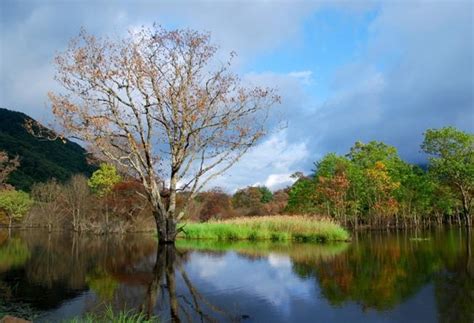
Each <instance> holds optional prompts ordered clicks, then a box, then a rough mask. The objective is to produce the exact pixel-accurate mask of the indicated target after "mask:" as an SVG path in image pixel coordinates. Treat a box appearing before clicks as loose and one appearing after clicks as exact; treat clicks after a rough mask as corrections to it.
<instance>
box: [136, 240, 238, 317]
mask: <svg viewBox="0 0 474 323" xmlns="http://www.w3.org/2000/svg"><path fill="white" fill-rule="evenodd" d="M187 254H188V252H186V251H184V250H181V251H179V250H177V249H176V248H175V247H174V246H173V245H166V244H165V245H160V246H158V249H157V255H156V261H155V266H154V267H153V279H152V281H151V283H150V284H149V286H148V290H147V300H146V305H145V306H144V308H145V309H146V313H147V314H148V315H149V316H152V315H153V314H154V308H155V306H156V305H157V304H160V305H162V304H169V306H168V307H169V314H170V318H171V320H172V321H173V322H181V321H182V317H184V318H185V321H187V322H192V321H195V318H196V317H198V318H199V320H200V321H201V322H217V321H219V318H220V317H226V318H227V319H231V320H232V319H233V318H234V320H235V315H234V316H233V315H232V314H230V313H227V312H226V311H225V310H223V309H221V308H219V307H218V306H216V305H213V304H212V303H211V302H210V301H209V300H208V299H206V297H204V296H203V295H202V294H201V293H200V292H199V291H198V290H197V288H196V287H195V286H194V285H193V283H192V282H191V280H190V279H189V277H188V275H187V273H186V271H185V269H184V266H183V264H184V263H185V262H186V257H187ZM177 274H179V275H180V277H181V278H182V280H183V282H184V284H183V285H184V286H185V288H184V289H182V291H181V292H179V293H178V292H177V289H176V275H177ZM204 307H206V310H205V309H204ZM215 314H217V316H214V315H215Z"/></svg>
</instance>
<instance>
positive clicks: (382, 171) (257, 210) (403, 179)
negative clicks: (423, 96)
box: [0, 127, 474, 233]
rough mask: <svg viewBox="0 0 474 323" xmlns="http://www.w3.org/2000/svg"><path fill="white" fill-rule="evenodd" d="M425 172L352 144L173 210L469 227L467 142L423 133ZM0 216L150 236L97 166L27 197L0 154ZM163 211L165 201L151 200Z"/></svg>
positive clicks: (123, 183) (122, 192)
mask: <svg viewBox="0 0 474 323" xmlns="http://www.w3.org/2000/svg"><path fill="white" fill-rule="evenodd" d="M421 147H422V149H423V151H424V152H426V153H427V154H429V155H430V157H429V164H428V167H427V169H423V168H422V167H420V166H417V165H412V164H409V163H407V162H405V161H403V160H402V159H401V158H400V157H399V155H398V153H397V150H396V149H395V148H394V147H392V146H389V145H387V144H385V143H382V142H376V141H372V142H369V143H362V142H356V143H355V144H354V146H353V147H352V148H351V149H350V151H349V152H348V153H347V154H346V155H337V154H334V153H330V154H327V155H326V156H324V157H323V158H322V159H321V160H319V161H318V162H317V163H315V169H314V171H313V173H312V174H310V175H309V176H305V175H304V174H303V173H295V174H294V177H295V178H296V181H295V183H294V184H293V185H292V186H291V187H287V188H285V189H281V190H278V191H275V192H271V191H270V190H269V189H268V188H267V187H265V186H256V187H253V186H249V187H246V188H242V189H239V190H237V191H236V192H235V193H233V194H228V193H226V192H225V191H224V190H222V189H221V188H213V189H211V190H208V191H203V192H200V193H198V194H196V196H195V197H193V198H192V199H191V203H188V202H187V201H188V199H189V194H190V193H189V192H186V191H185V192H180V193H179V194H178V195H177V198H176V205H177V206H176V208H177V210H178V211H179V212H182V213H184V214H186V218H187V219H188V220H191V221H209V220H211V219H228V218H233V217H239V216H262V215H276V214H308V215H315V216H324V217H330V218H333V219H335V220H337V221H339V222H341V223H342V224H344V225H345V226H352V227H355V228H358V227H360V226H370V227H407V226H425V225H431V224H442V223H450V224H453V223H457V224H461V223H463V222H464V223H465V224H466V225H472V220H471V214H472V209H473V196H474V194H473V193H474V136H473V135H472V134H469V133H466V132H462V131H459V130H457V129H455V128H452V127H447V128H442V129H438V130H434V129H431V130H428V131H426V133H425V139H424V141H423V144H422V146H421ZM0 166H1V167H0V215H3V218H6V219H7V221H6V222H7V223H5V224H8V225H9V226H10V227H11V226H12V224H15V223H20V224H22V225H28V226H41V227H45V228H47V229H48V230H50V231H52V230H57V229H65V228H66V229H71V230H74V231H78V232H79V231H94V232H97V233H106V232H125V231H140V230H153V228H154V222H153V220H152V219H153V217H152V212H153V210H152V209H153V208H152V206H151V205H150V202H149V200H148V199H147V198H146V192H145V189H144V187H143V184H142V183H141V182H140V181H138V180H137V179H135V178H132V177H129V176H127V175H124V174H120V172H119V171H118V170H117V169H116V168H115V167H114V166H113V165H111V164H102V165H101V166H100V168H99V169H98V170H97V171H95V172H94V173H93V174H92V176H91V177H90V178H87V177H85V176H84V175H75V176H73V177H72V178H71V179H70V180H69V181H67V182H65V183H60V182H58V181H56V180H50V181H48V182H45V183H36V184H35V185H33V187H32V189H31V192H30V193H29V194H28V193H25V192H22V191H17V190H15V188H14V187H12V186H11V185H8V184H5V182H6V180H7V178H8V175H9V174H10V173H12V172H13V171H14V170H15V169H16V168H17V167H18V166H19V161H18V158H9V157H8V156H7V155H6V154H5V153H0ZM161 195H162V196H163V197H164V203H169V194H168V193H167V192H166V191H163V192H161Z"/></svg>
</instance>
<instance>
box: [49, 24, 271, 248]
mask: <svg viewBox="0 0 474 323" xmlns="http://www.w3.org/2000/svg"><path fill="white" fill-rule="evenodd" d="M216 51H217V47H216V46H214V45H213V44H212V43H211V41H210V36H209V34H203V33H199V32H196V31H193V30H188V29H185V30H171V31H168V30H165V29H163V28H161V27H159V26H153V28H142V29H141V30H140V31H138V32H130V33H129V35H128V36H127V37H125V38H123V39H120V40H110V39H98V38H96V37H94V36H92V35H89V34H87V33H86V32H85V31H81V33H80V34H79V36H78V37H77V38H75V39H73V40H72V41H71V43H70V45H69V47H68V49H67V50H66V51H65V52H63V53H61V54H60V55H59V56H58V57H57V58H56V66H57V74H56V79H57V80H58V81H59V83H60V84H61V85H62V86H63V87H64V89H65V90H66V91H65V92H64V93H62V94H53V93H50V95H49V97H50V99H51V102H52V110H53V113H54V115H55V116H56V119H57V121H59V123H60V125H61V127H62V128H63V130H64V134H65V135H68V136H72V137H75V138H77V139H79V140H82V141H84V142H88V143H89V144H91V145H92V146H93V147H95V149H97V150H99V151H100V152H101V154H103V155H104V156H106V157H107V158H108V159H110V160H111V161H113V162H115V163H117V164H119V165H122V166H125V167H128V169H129V170H130V171H131V172H133V173H134V175H135V176H137V177H138V178H139V179H140V180H141V182H142V183H143V186H144V187H145V191H146V195H147V198H148V200H149V201H150V203H151V205H152V207H153V214H154V217H155V220H156V226H157V230H158V236H159V241H160V242H164V243H174V240H175V238H176V235H177V233H178V231H179V230H177V223H178V221H179V220H180V219H181V218H182V216H183V213H182V212H180V213H179V214H177V213H178V212H177V211H176V196H177V193H178V192H179V191H187V193H188V194H187V203H189V201H190V200H191V199H192V198H194V196H195V194H196V193H197V192H198V191H199V190H200V189H202V188H203V187H204V186H205V185H206V184H207V183H208V182H209V181H210V180H211V179H212V178H214V177H216V176H218V175H220V174H222V173H223V172H224V171H226V170H227V169H229V167H231V166H232V165H233V164H234V163H235V162H236V161H237V160H238V159H239V158H240V157H241V156H242V155H243V154H244V153H245V152H246V151H247V150H248V149H249V148H250V147H252V146H254V145H255V144H256V142H257V141H258V139H259V138H261V137H262V136H263V135H264V134H265V128H266V127H265V124H266V121H267V117H268V110H269V108H270V107H271V106H273V105H274V104H275V103H277V102H279V97H278V95H276V93H275V91H274V90H273V89H269V88H262V87H247V86H243V85H242V82H241V81H240V79H239V78H238V77H237V76H236V75H235V74H233V73H232V72H231V71H230V70H229V66H230V62H231V60H232V57H233V54H231V55H230V58H229V60H228V61H227V62H225V63H219V62H218V61H217V60H216V59H215V54H216Z"/></svg>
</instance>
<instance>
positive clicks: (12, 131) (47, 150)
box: [0, 108, 95, 190]
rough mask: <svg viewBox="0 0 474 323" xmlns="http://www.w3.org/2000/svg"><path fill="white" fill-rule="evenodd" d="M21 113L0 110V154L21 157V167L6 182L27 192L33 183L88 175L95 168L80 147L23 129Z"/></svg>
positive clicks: (23, 115)
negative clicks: (40, 137)
mask: <svg viewBox="0 0 474 323" xmlns="http://www.w3.org/2000/svg"><path fill="white" fill-rule="evenodd" d="M26 120H33V119H32V118H30V117H29V116H27V115H26V114H24V113H21V112H16V111H11V110H7V109H2V108H0V151H1V150H3V151H5V152H7V153H8V155H9V156H10V157H14V156H16V155H18V156H19V157H20V167H19V168H18V169H17V170H16V171H15V172H14V173H12V174H11V175H10V177H9V179H8V182H9V183H10V184H12V185H13V186H15V187H16V188H17V189H21V190H29V189H30V188H31V186H32V185H33V183H35V182H44V181H46V180H48V179H50V178H56V179H57V180H59V181H64V180H67V179H68V178H69V177H70V176H71V175H73V174H76V173H83V174H86V175H90V174H91V173H92V172H93V171H94V170H95V167H94V166H92V165H90V164H88V162H87V160H86V151H85V150H84V148H82V147H81V146H80V145H78V144H76V143H74V142H71V141H69V140H66V141H65V143H63V142H62V141H61V140H54V141H51V140H46V139H39V138H36V137H35V136H33V135H31V134H30V133H29V132H28V131H27V130H26V129H25V128H24V124H25V122H26Z"/></svg>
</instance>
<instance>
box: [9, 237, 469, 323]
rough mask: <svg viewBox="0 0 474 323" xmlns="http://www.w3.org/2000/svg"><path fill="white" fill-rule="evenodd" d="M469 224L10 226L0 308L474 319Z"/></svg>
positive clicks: (39, 317)
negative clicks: (311, 237) (418, 227)
mask: <svg viewBox="0 0 474 323" xmlns="http://www.w3.org/2000/svg"><path fill="white" fill-rule="evenodd" d="M473 249H474V245H473V241H472V239H470V238H468V236H467V234H466V231H463V230H461V229H458V228H456V229H452V230H432V231H418V232H415V231H406V232H405V231H400V232H391V233H388V232H369V233H359V234H357V235H356V236H354V239H353V241H352V242H351V243H342V244H327V245H315V244H290V245H288V244H273V243H250V242H240V243H213V242H210V241H198V242H190V241H180V242H179V243H178V245H177V247H176V248H175V249H174V248H171V247H167V248H159V249H157V247H156V241H155V240H154V239H153V237H152V236H150V235H130V236H126V237H119V236H109V237H97V236H88V235H82V236H78V235H71V234H59V233H53V234H48V233H46V232H41V231H32V230H31V231H18V232H14V233H13V234H12V236H10V237H9V236H8V232H7V231H0V313H2V311H3V312H6V311H9V312H15V313H17V314H18V315H23V316H25V315H27V316H34V317H35V321H38V322H43V321H44V322H46V321H50V322H51V321H53V322H54V321H61V320H64V319H67V318H71V317H73V316H77V315H82V314H83V313H86V312H95V313H100V312H101V311H104V309H105V308H107V307H112V308H114V309H116V310H118V309H133V310H140V311H144V312H146V313H150V314H154V315H157V316H159V317H160V319H161V321H164V322H166V321H170V320H175V321H183V322H186V321H226V322H235V321H245V322H349V321H350V322H473V321H474V260H473V256H472V250H473Z"/></svg>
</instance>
